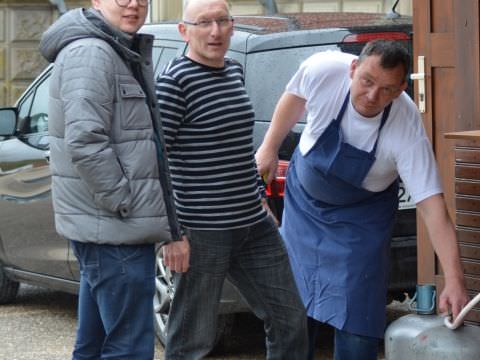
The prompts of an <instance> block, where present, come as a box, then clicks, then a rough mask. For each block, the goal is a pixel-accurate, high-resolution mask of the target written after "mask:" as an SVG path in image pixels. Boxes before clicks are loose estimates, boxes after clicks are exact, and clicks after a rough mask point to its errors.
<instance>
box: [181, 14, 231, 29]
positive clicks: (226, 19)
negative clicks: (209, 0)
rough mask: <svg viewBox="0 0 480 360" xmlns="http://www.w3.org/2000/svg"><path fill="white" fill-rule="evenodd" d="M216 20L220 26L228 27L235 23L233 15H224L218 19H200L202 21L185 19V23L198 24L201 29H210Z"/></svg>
mask: <svg viewBox="0 0 480 360" xmlns="http://www.w3.org/2000/svg"><path fill="white" fill-rule="evenodd" d="M214 22H215V23H217V25H218V27H221V28H226V27H229V26H230V25H232V24H233V17H231V16H223V17H219V18H217V19H209V20H200V21H188V20H183V23H184V24H187V25H193V26H198V27H199V28H201V29H208V28H210V27H212V25H213V23H214Z"/></svg>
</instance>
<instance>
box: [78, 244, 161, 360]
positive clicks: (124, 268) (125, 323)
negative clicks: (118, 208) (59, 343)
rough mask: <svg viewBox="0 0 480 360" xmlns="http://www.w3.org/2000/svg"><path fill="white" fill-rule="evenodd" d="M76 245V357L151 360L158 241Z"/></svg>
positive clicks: (84, 358) (85, 358)
mask: <svg viewBox="0 0 480 360" xmlns="http://www.w3.org/2000/svg"><path fill="white" fill-rule="evenodd" d="M71 245H72V248H73V251H74V253H75V256H76V257H77V259H78V262H79V264H80V292H79V298H78V325H77V338H76V342H75V348H74V351H73V360H94V359H95V360H99V359H102V360H104V359H105V360H106V359H115V360H127V359H128V360H152V359H153V355H154V341H155V331H154V326H153V296H154V292H155V247H154V245H153V244H148V245H119V246H116V245H99V244H93V243H83V242H78V241H71Z"/></svg>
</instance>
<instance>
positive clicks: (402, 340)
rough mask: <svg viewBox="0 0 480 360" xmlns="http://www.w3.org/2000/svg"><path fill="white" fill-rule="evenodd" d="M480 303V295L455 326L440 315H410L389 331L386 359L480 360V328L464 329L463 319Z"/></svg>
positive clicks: (386, 337) (386, 334) (386, 339)
mask: <svg viewBox="0 0 480 360" xmlns="http://www.w3.org/2000/svg"><path fill="white" fill-rule="evenodd" d="M477 302H480V294H479V295H477V296H476V297H475V298H474V299H473V300H472V301H470V303H468V304H467V305H466V306H465V308H464V309H463V310H462V311H461V312H460V314H459V315H458V317H457V319H456V320H455V322H454V323H453V324H452V323H451V322H450V321H449V319H448V318H445V317H442V316H439V315H417V314H409V315H406V316H402V317H401V318H399V319H397V320H395V321H394V322H392V323H391V324H390V326H389V327H388V328H387V330H386V332H385V359H386V360H447V359H448V360H479V359H480V327H478V326H471V325H464V326H461V322H462V321H463V318H464V317H465V315H466V314H467V312H468V311H470V310H471V309H472V307H473V306H474V305H475V304H476V303H477Z"/></svg>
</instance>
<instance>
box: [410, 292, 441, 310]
mask: <svg viewBox="0 0 480 360" xmlns="http://www.w3.org/2000/svg"><path fill="white" fill-rule="evenodd" d="M436 297H437V291H436V289H435V285H433V284H422V285H420V284H417V286H416V292H415V295H414V296H413V298H412V300H410V303H409V304H408V306H409V308H410V310H412V311H416V312H417V314H420V315H430V314H435V305H436V303H435V299H436ZM413 303H415V305H413Z"/></svg>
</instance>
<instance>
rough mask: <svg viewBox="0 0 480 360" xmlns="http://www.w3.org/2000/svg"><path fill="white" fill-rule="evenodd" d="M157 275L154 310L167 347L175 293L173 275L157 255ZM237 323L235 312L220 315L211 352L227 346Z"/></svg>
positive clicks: (161, 336)
mask: <svg viewBox="0 0 480 360" xmlns="http://www.w3.org/2000/svg"><path fill="white" fill-rule="evenodd" d="M156 264H157V265H156V276H155V288H156V289H155V296H154V299H153V310H154V317H155V331H156V334H157V337H158V339H159V340H160V343H161V344H162V345H163V347H165V345H166V342H167V322H168V316H169V312H170V306H171V303H172V300H173V296H174V294H175V287H174V284H173V276H172V273H171V272H170V270H169V269H168V268H167V267H166V266H165V264H164V263H163V258H162V257H161V256H159V255H157V260H156ZM234 325H235V314H220V315H218V322H217V334H216V336H215V341H214V346H213V348H212V350H211V353H215V354H220V353H222V352H223V349H224V348H225V346H226V340H227V339H226V338H227V337H228V335H230V334H231V332H232V329H233V327H234Z"/></svg>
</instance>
